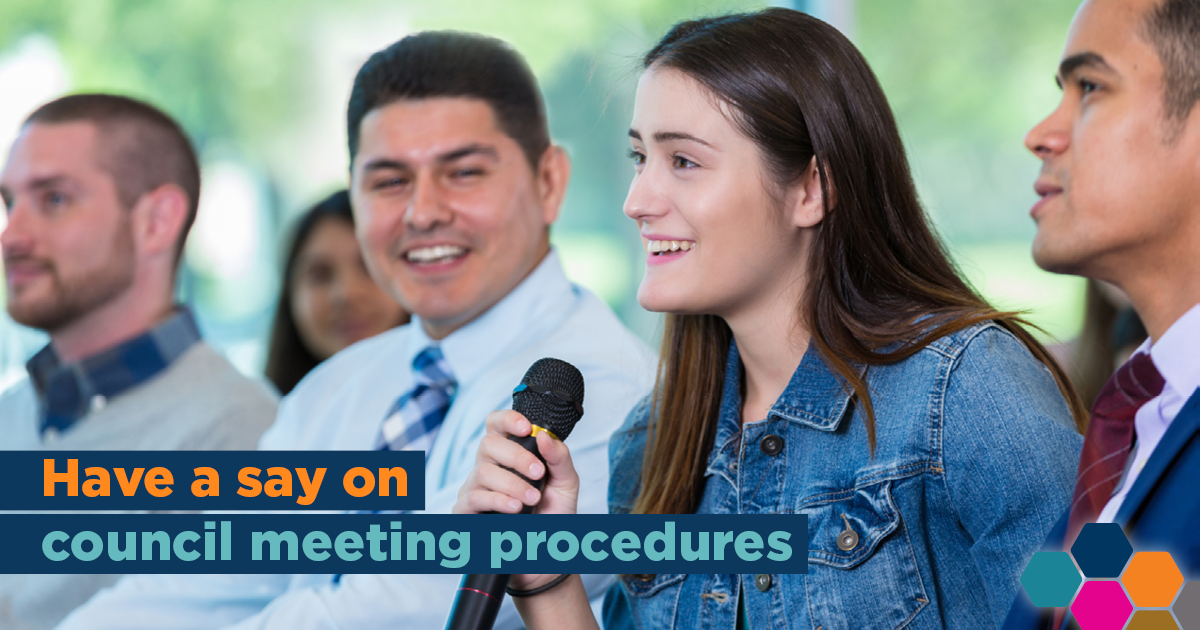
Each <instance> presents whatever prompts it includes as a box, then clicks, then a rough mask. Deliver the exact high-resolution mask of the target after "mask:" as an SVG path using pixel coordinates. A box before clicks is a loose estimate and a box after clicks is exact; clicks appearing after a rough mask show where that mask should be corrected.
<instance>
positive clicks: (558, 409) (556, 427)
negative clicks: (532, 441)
mask: <svg viewBox="0 0 1200 630" xmlns="http://www.w3.org/2000/svg"><path fill="white" fill-rule="evenodd" d="M513 411H517V412H519V413H521V415H523V416H525V417H526V418H528V419H529V421H530V422H532V423H533V424H536V425H538V426H541V427H544V428H546V429H549V430H550V432H551V433H553V434H554V435H556V436H558V439H560V440H565V439H567V436H568V435H570V434H571V431H572V430H573V429H574V428H575V423H576V422H579V419H580V418H581V417H583V374H580V373H579V368H576V367H575V366H574V365H571V364H570V363H567V362H566V361H562V360H559V359H551V358H545V359H539V360H538V361H537V362H536V363H534V364H533V365H531V366H529V370H528V371H527V372H525V377H524V378H522V379H521V385H520V386H518V387H517V390H516V391H515V392H513Z"/></svg>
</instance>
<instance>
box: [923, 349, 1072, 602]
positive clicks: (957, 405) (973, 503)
mask: <svg viewBox="0 0 1200 630" xmlns="http://www.w3.org/2000/svg"><path fill="white" fill-rule="evenodd" d="M942 440H943V449H942V453H943V464H944V466H945V477H944V479H945V484H946V490H947V492H948V494H949V497H950V501H951V503H952V505H953V506H954V509H955V511H956V512H957V514H958V518H959V523H960V524H961V526H962V527H963V528H964V529H965V530H966V531H967V533H968V534H969V536H970V537H971V540H972V544H971V547H970V553H971V558H972V560H973V561H974V564H975V567H976V569H977V571H978V572H979V575H980V576H981V577H982V579H983V583H984V585H985V591H986V592H985V593H984V594H985V595H986V597H987V603H988V606H989V608H990V610H991V612H992V618H993V622H994V623H995V624H996V625H1000V624H1002V623H1003V621H1004V617H1005V615H1006V614H1007V613H1008V609H1009V607H1010V605H1011V604H1012V601H1013V599H1014V597H1015V596H1016V594H1017V589H1018V588H1019V587H1020V585H1019V579H1020V575H1021V572H1022V571H1023V570H1024V568H1025V565H1026V564H1027V563H1028V561H1029V558H1030V557H1032V555H1033V553H1034V552H1035V551H1037V549H1038V548H1039V546H1040V545H1041V544H1042V541H1044V540H1045V539H1046V535H1047V534H1048V533H1049V532H1050V530H1051V529H1053V527H1054V525H1055V523H1057V522H1058V520H1059V518H1060V517H1061V516H1062V514H1063V512H1064V511H1065V510H1066V509H1067V504H1068V502H1069V500H1070V497H1071V490H1072V488H1073V486H1074V482H1075V470H1076V468H1077V466H1078V462H1079V450H1080V447H1081V446H1082V443H1083V438H1082V436H1080V435H1079V433H1078V432H1077V431H1076V430H1075V425H1074V421H1073V420H1072V417H1071V413H1070V409H1069V407H1068V406H1067V403H1066V401H1065V399H1064V398H1063V396H1062V394H1061V393H1060V392H1059V389H1058V386H1057V384H1056V383H1055V381H1054V377H1053V375H1052V374H1051V373H1050V371H1049V369H1048V368H1046V366H1045V365H1043V364H1042V363H1041V362H1039V361H1038V360H1037V359H1035V358H1034V357H1033V355H1032V354H1030V353H1029V351H1028V350H1027V349H1026V348H1025V346H1024V345H1023V344H1022V343H1021V342H1020V341H1019V340H1017V339H1016V338H1015V337H1013V336H1012V335H1011V334H1009V333H1008V332H1006V331H1003V330H1000V329H997V328H988V329H985V330H984V331H982V332H981V333H980V334H979V335H977V336H976V337H974V338H973V339H972V340H971V341H970V342H969V344H968V345H967V347H966V348H965V349H964V350H963V352H962V354H961V355H960V357H959V360H958V362H957V364H956V365H955V366H954V367H953V369H952V371H951V372H950V377H949V381H948V383H947V387H946V396H945V402H944V416H943V437H942ZM934 553H935V554H936V553H937V550H936V549H935V550H934ZM944 562H947V563H950V564H956V563H959V562H961V559H957V558H947V559H944Z"/></svg>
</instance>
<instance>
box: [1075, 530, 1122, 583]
mask: <svg viewBox="0 0 1200 630" xmlns="http://www.w3.org/2000/svg"><path fill="white" fill-rule="evenodd" d="M1071 555H1072V556H1074V557H1075V562H1076V563H1078V564H1079V569H1080V570H1081V571H1083V574H1084V575H1086V576H1087V577H1089V578H1115V577H1120V576H1121V570H1122V569H1124V568H1125V563H1126V562H1128V561H1129V556H1132V555H1133V546H1131V545H1130V544H1129V540H1128V539H1127V538H1125V532H1123V531H1121V526H1120V525H1117V524H1116V523H1088V524H1087V525H1084V526H1083V529H1082V530H1081V531H1080V532H1079V537H1078V538H1076V539H1075V544H1074V545H1071Z"/></svg>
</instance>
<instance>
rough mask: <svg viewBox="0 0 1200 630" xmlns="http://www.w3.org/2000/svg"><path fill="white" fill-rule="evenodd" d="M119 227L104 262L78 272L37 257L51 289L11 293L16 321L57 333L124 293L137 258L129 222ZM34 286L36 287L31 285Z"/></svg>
mask: <svg viewBox="0 0 1200 630" xmlns="http://www.w3.org/2000/svg"><path fill="white" fill-rule="evenodd" d="M122 227H123V228H125V229H118V230H117V233H116V235H115V236H114V238H113V241H112V247H111V248H110V249H109V252H108V255H107V256H105V257H103V258H102V260H104V261H105V263H104V264H102V265H99V266H96V267H94V268H92V269H87V270H84V271H83V272H81V273H77V274H64V273H62V272H61V270H60V269H59V268H58V265H57V264H55V262H54V261H53V260H41V261H38V262H40V263H41V264H42V265H44V266H45V268H46V275H47V276H48V278H47V279H48V280H49V284H50V287H49V291H48V292H47V294H46V295H43V296H38V297H35V296H26V297H25V298H24V299H22V296H21V295H20V293H24V292H28V290H29V288H27V289H25V291H21V292H12V293H10V294H9V296H8V297H9V300H8V314H9V316H11V317H12V318H13V321H15V322H17V323H18V324H22V325H24V326H29V327H30V328H37V329H39V330H43V331H45V332H47V333H50V334H54V333H55V332H56V331H59V330H62V329H63V328H66V327H67V326H70V325H71V324H73V323H75V322H77V321H79V320H80V319H82V318H84V317H86V316H87V315H88V314H90V313H92V312H93V311H95V310H97V309H99V308H100V307H103V306H104V305H106V304H108V303H109V302H111V301H113V300H114V299H116V298H117V297H118V296H120V295H121V294H123V293H124V292H125V291H126V290H127V289H129V287H130V286H131V285H132V284H133V278H134V272H135V266H136V264H135V261H134V252H133V235H132V233H131V230H130V229H129V226H122ZM30 288H33V287H30Z"/></svg>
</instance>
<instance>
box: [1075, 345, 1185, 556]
mask: <svg viewBox="0 0 1200 630" xmlns="http://www.w3.org/2000/svg"><path fill="white" fill-rule="evenodd" d="M1165 383H1166V382H1165V381H1164V380H1163V377H1162V374H1159V372H1158V368H1156V367H1154V362H1153V361H1152V360H1150V355H1149V354H1147V353H1144V352H1139V353H1137V354H1135V355H1133V358H1131V359H1130V360H1129V361H1128V362H1127V363H1125V365H1122V366H1121V367H1120V369H1118V370H1117V373H1116V374H1113V375H1112V378H1110V379H1108V383H1106V384H1105V385H1104V389H1102V390H1100V395H1099V396H1097V397H1096V403H1095V404H1094V405H1092V421H1091V423H1090V424H1089V425H1088V429H1087V437H1085V438H1084V440H1083V452H1082V453H1081V454H1080V458H1079V475H1078V477H1077V478H1076V481H1075V494H1074V496H1073V497H1072V499H1071V515H1070V516H1069V517H1068V519H1067V539H1066V543H1067V544H1066V547H1067V548H1068V549H1069V548H1070V546H1071V544H1073V543H1074V541H1075V537H1076V536H1077V535H1078V534H1079V530H1081V529H1083V526H1084V525H1085V524H1087V523H1091V522H1093V521H1095V520H1096V517H1098V516H1100V512H1101V510H1103V509H1104V506H1105V504H1107V503H1108V500H1109V499H1110V498H1111V497H1112V493H1113V491H1114V490H1116V488H1117V483H1118V482H1119V481H1120V479H1121V475H1122V473H1123V472H1124V471H1125V462H1126V460H1128V459H1129V451H1130V450H1131V448H1132V446H1133V427H1134V423H1133V419H1134V416H1135V415H1137V411H1138V409H1139V408H1141V406H1142V405H1144V404H1146V403H1147V402H1149V401H1150V399H1151V398H1154V397H1155V396H1158V395H1159V394H1161V393H1162V390H1163V385H1165Z"/></svg>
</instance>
